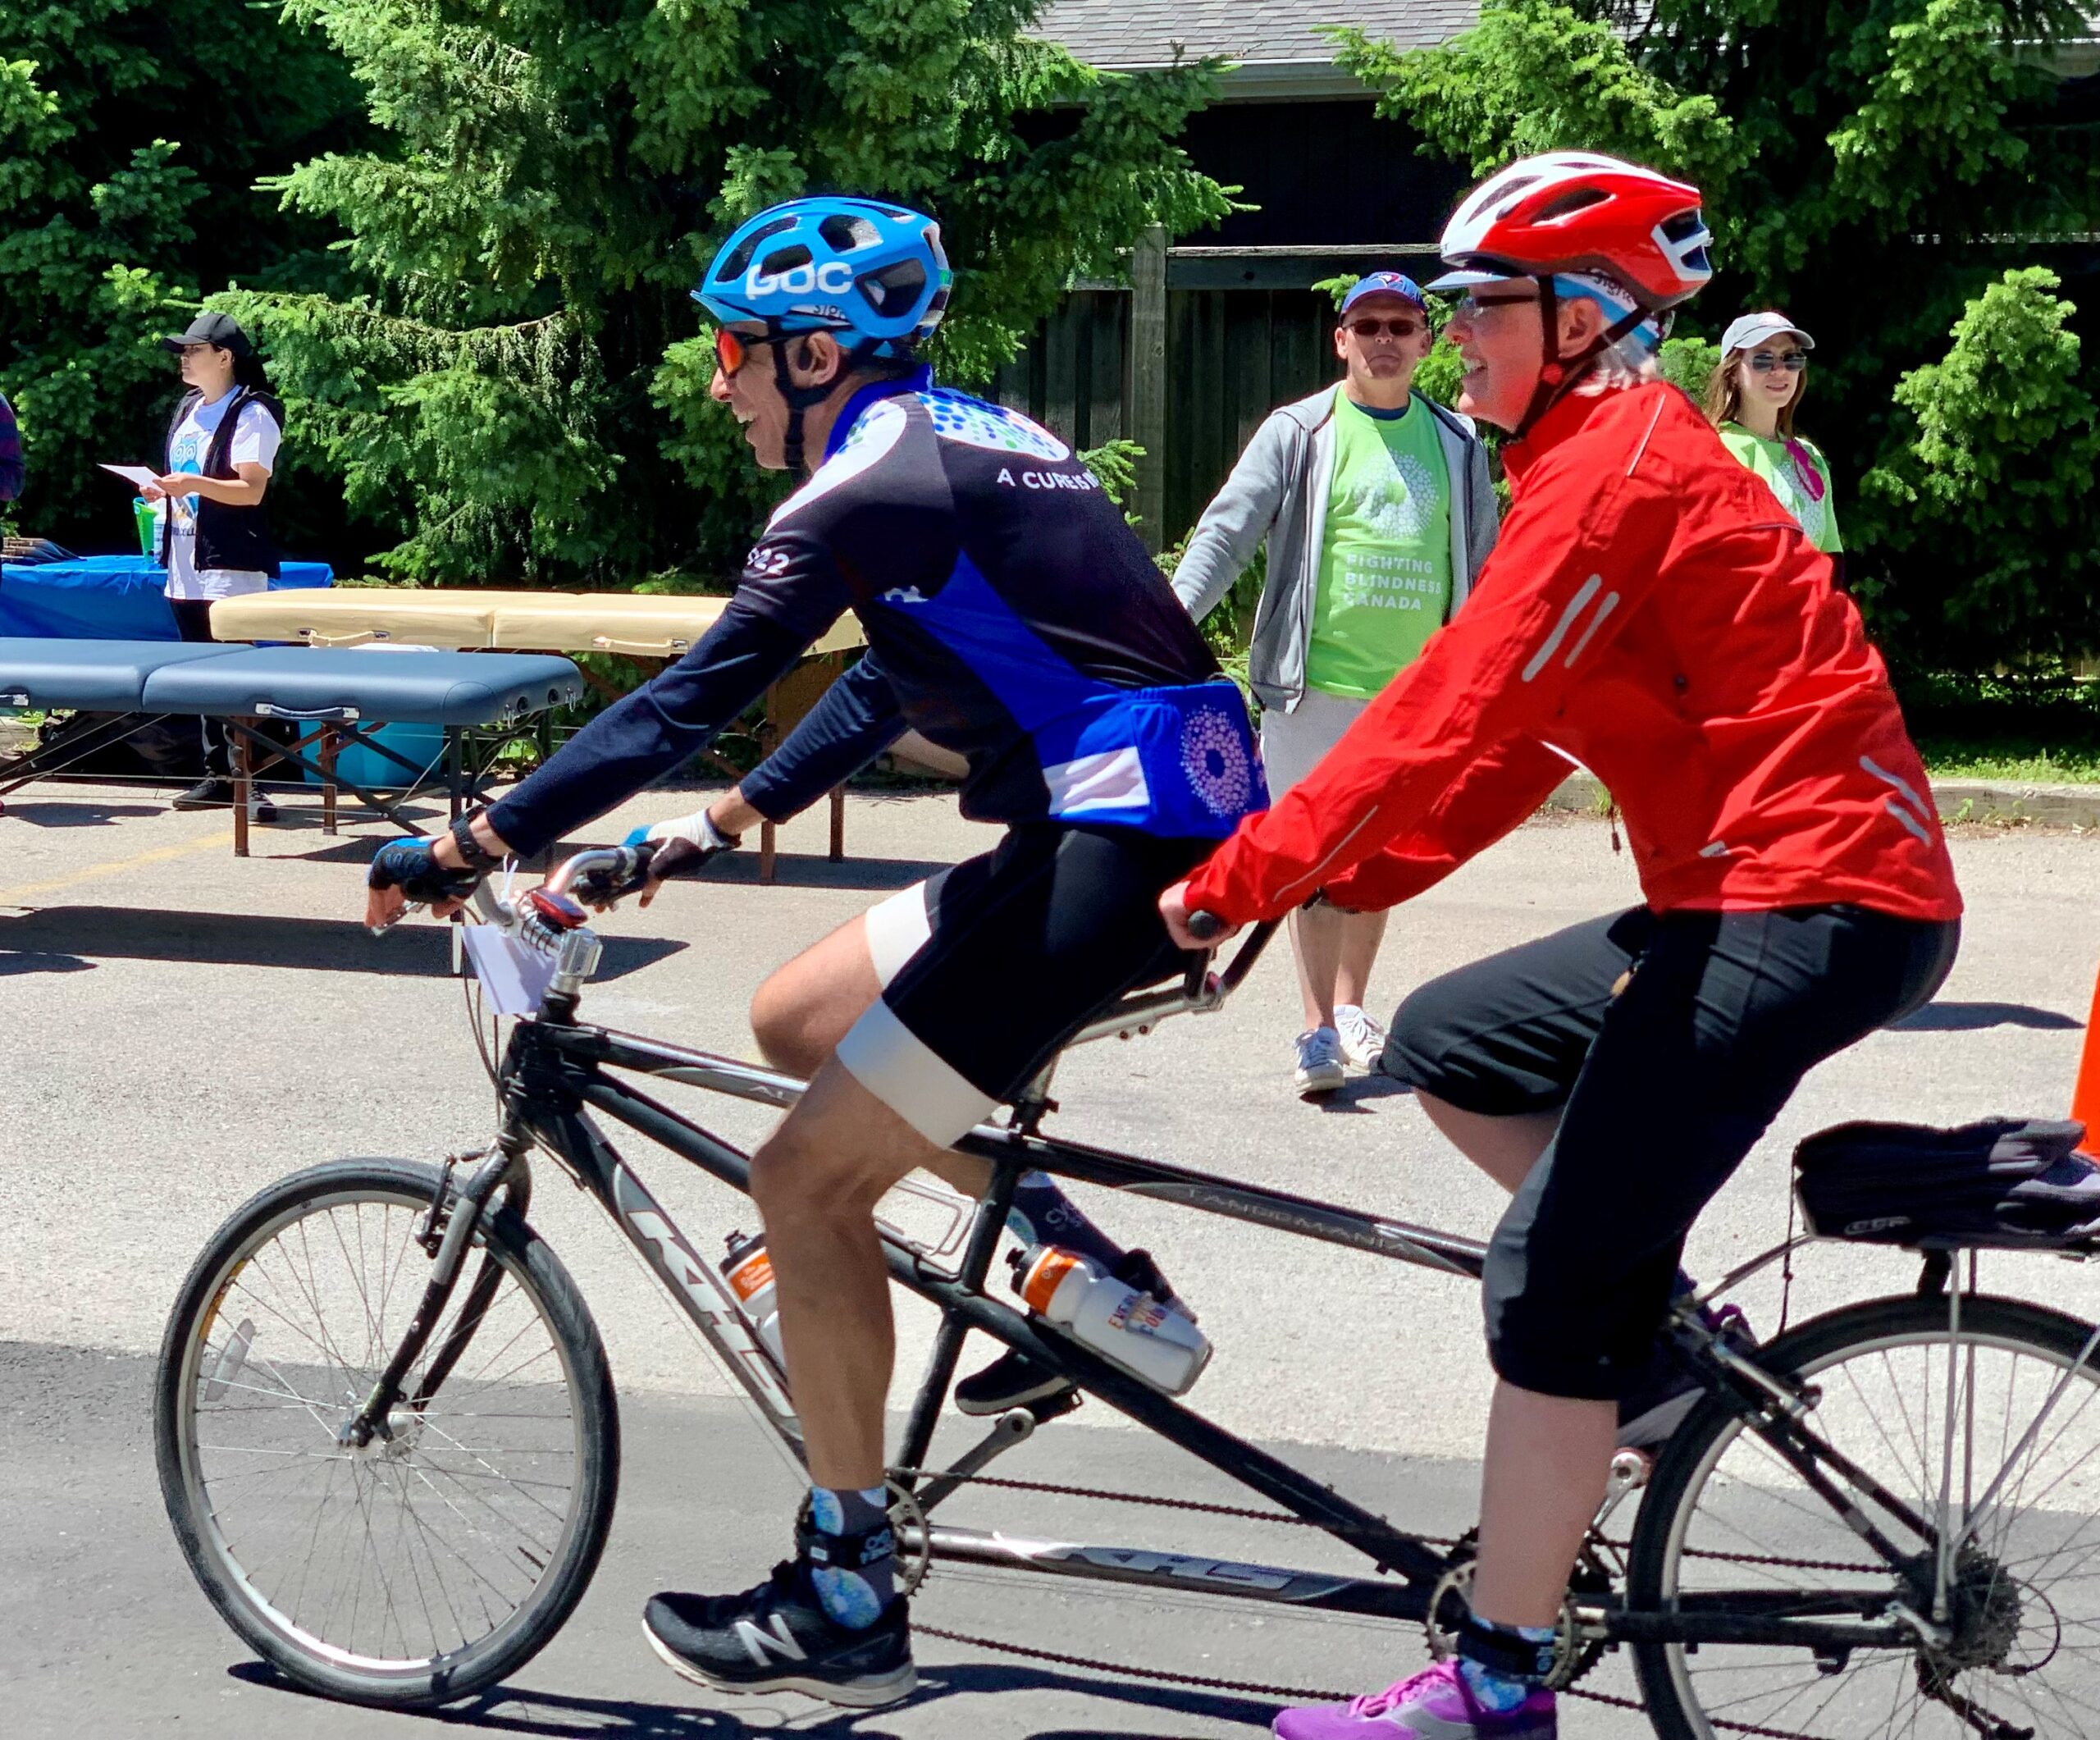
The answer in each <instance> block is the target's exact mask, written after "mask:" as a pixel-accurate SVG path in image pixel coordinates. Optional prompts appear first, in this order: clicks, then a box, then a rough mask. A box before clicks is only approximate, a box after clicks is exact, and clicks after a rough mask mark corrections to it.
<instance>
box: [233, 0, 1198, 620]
mask: <svg viewBox="0 0 2100 1740" xmlns="http://www.w3.org/2000/svg"><path fill="white" fill-rule="evenodd" d="M1039 10H1040V0H589V3H586V4H578V3H577V0H505V3H504V4H501V5H496V4H491V3H483V0H293V3H292V6H291V8H290V11H291V14H292V16H294V17H295V18H297V19H299V20H301V21H305V22H308V23H311V24H313V25H316V26H317V27H318V28H319V29H321V30H322V31H323V32H325V33H326V36H327V37H328V39H330V40H331V42H332V43H334V44H335V45H336V48H338V49H339V50H340V53H342V55H343V56H344V57H345V59H346V60H347V61H348V62H349V65H350V66H352V67H353V68H354V71H355V74H356V76H357V78H358V80H360V81H361V82H362V83H363V85H364V87H365V89H366V92H367V94H368V103H369V107H370V112H371V115H372V119H373V121H375V122H376V123H377V125H378V126H379V127H380V128H381V129H382V130H383V132H384V139H383V141H382V144H381V148H377V149H375V150H372V151H368V152H360V153H333V154H330V155H326V156H322V157H319V158H315V159H314V160H313V161H311V162H307V163H304V164H303V165H301V166H300V167H299V169H298V170H297V171H295V172H294V173H293V174H292V175H291V176H289V177H287V178H286V179H285V180H284V181H283V182H282V183H281V192H282V194H283V197H284V199H285V203H287V205H288V206H289V207H290V208H291V209H293V210H294V211H296V212H302V213H305V214H308V215H310V216H313V217H320V218H326V220H327V221H331V222H333V223H336V224H339V225H340V226H341V228H342V229H343V230H344V231H345V232H346V233H347V234H348V235H349V243H348V245H347V249H346V258H345V264H346V266H347V267H348V270H349V276H350V284H349V288H348V289H347V290H340V291H332V292H324V293H308V294H304V295H298V294H285V293H277V294H270V295H245V296H243V297H241V298H239V299H235V302H233V303H232V304H229V305H230V306H234V307H235V308H237V309H238V310H239V311H240V312H241V313H244V314H245V315H247V316H249V317H253V320H254V321H255V322H256V323H257V324H258V327H261V328H262V329H263V331H265V332H266V334H267V339H268V342H269V345H270V348H271V352H272V361H273V366H274V367H275V368H276V370H277V372H278V375H279V377H280V379H281V381H282V382H283V383H284V384H285V386H287V388H288V389H290V392H291V394H292V395H293V404H294V411H295V413H297V414H298V415H299V417H300V418H301V419H302V422H303V425H304V427H305V429H306V430H307V432H308V438H309V439H312V440H317V441H320V442H321V443H322V445H323V446H324V447H325V449H326V452H327V454H329V455H330V458H331V462H332V463H333V464H335V465H336V467H337V468H340V474H341V477H342V479H343V483H344V486H345V490H346V491H347V493H348V496H349V500H350V501H351V502H352V504H353V505H354V507H355V508H356V509H358V510H359V511H360V512H362V513H364V514H368V515H370V516H371V517H372V518H373V519H374V520H376V521H377V522H380V523H383V524H385V525H386V527H389V528H390V529H391V530H392V531H394V532H395V533H396V534H397V535H399V538H400V541H399V543H397V544H396V545H395V546H394V547H393V548H392V549H391V550H389V551H388V552H387V553H386V555H384V556H383V557H382V558H381V564H382V565H383V566H384V567H386V569H389V570H390V571H391V572H392V573H395V574H397V575H400V576H404V577H408V578H416V579H421V580H426V581H432V582H447V581H452V582H482V583H487V582H512V583H515V582H520V581H525V582H541V583H570V584H589V585H619V584H623V583H628V582H634V581H637V580H639V579H641V578H642V577H644V576H646V575H649V574H651V573H658V572H660V571H663V570H666V569H678V568H683V569H687V570H690V571H694V572H697V573H702V574H719V573H722V572H724V570H725V569H727V568H728V567H729V566H730V565H731V564H733V562H734V560H735V559H736V558H737V556H738V555H740V554H741V552H742V547H743V545H744V543H745V542H746V540H747V538H748V537H749V535H750V533H751V530H752V528H753V523H754V518H755V516H756V510H757V509H758V508H759V506H760V503H761V501H762V500H763V498H764V491H765V487H766V486H765V485H764V484H763V483H761V482H760V481H758V480H757V479H756V478H755V477H754V476H753V474H752V471H751V466H750V464H749V462H748V459H747V457H746V454H745V452H744V450H743V447H742V442H741V441H740V440H739V439H738V438H737V432H736V430H735V427H734V426H733V423H732V422H730V420H729V419H728V418H727V417H726V416H724V414H723V413H721V412H720V411H719V409H717V408H715V407H714V406H712V405H711V404H708V402H707V400H706V396H705V395H706V388H707V384H708V380H709V377H710V373H711V371H712V363H711V354H712V353H711V349H710V340H709V337H708V336H707V335H706V334H705V332H704V331H703V330H702V324H701V315H700V312H699V310H698V308H696V305H695V304H693V303H692V301H691V300H690V299H689V297H688V291H689V290H690V288H691V286H692V284H693V283H694V282H695V281H696V279H697V277H698V275H699V273H700V272H701V268H702V267H703V266H704V265H705V262H706V261H707V259H708V258H710V254H711V252H712V250H713V249H714V246H715V245H716V244H718V243H719V240H721V238H722V237H723V236H724V235H726V234H727V233H728V230H729V229H730V228H731V227H732V226H733V225H735V224H736V223H737V222H738V221H742V219H743V218H744V217H747V216H749V215H750V214H751V212H755V211H757V210H759V209H760V208H763V207H764V206H765V205H766V204H768V203H771V202H773V201H774V200H777V199H782V198H783V197H786V196H788V195H791V194H797V193H801V192H803V191H806V190H829V191H840V192H849V191H850V192H856V193H864V194H877V195H881V196H885V197H888V198H893V199H900V200H906V201H912V202H915V203H919V204H921V205H923V206H924V207H925V208H929V209H930V210H932V211H934V212H937V213H938V215H939V217H940V218H941V220H942V223H943V229H944V231H945V234H946V236H947V245H948V249H949V252H950V254H951V258H952V261H953V263H954V264H955V265H956V268H957V273H958V282H957V288H956V296H955V299H954V302H953V304H952V310H951V313H950V316H949V318H948V321H947V324H946V326H945V327H943V330H942V332H941V335H940V337H939V340H938V346H937V349H936V352H935V355H934V361H935V362H936V363H937V364H938V366H939V367H940V368H942V369H943V372H944V373H945V374H946V375H947V377H950V378H952V379H956V380H958V381H965V382H968V381H985V380H988V378H989V377H990V375H991V373H992V371H993V368H996V366H997V365H998V363H999V362H1001V361H1002V359H1005V358H1006V357H1007V355H1009V354H1011V351H1012V350H1013V349H1014V348H1015V347H1016V345H1017V344H1018V343H1019V342H1020V340H1021V339H1022V338H1023V337H1024V336H1025V335H1026V334H1027V333H1029V331H1033V329H1034V327H1035V325H1036V323H1037V322H1038V321H1039V320H1040V319H1041V317H1043V315H1044V314H1045V313H1048V311H1049V309H1050V308H1051V307H1052V305H1053V304H1055V302H1056V300H1057V298H1058V296H1059V295H1061V292H1062V290H1063V289H1064V287H1065V285H1066V282H1067V281H1068V279H1069V278H1070V277H1071V275H1073V274H1074V273H1075V272H1083V273H1101V272H1112V271H1113V270H1115V269H1116V249H1118V248H1119V247H1122V246H1125V245H1127V244H1129V242H1130V240H1132V239H1133V238H1134V236H1135V235H1136V234H1137V233H1138V231H1139V228H1140V226H1143V225H1144V224H1145V223H1148V222H1151V221H1162V222H1164V223H1166V225H1167V226H1169V227H1170V228H1171V229H1173V230H1175V231H1185V230H1188V229H1189V228H1191V227H1193V226H1196V225H1198V224H1201V223H1203V222H1204V221H1208V220H1212V219H1214V218H1216V217H1218V216H1220V215H1221V214H1222V213H1223V212H1224V211H1225V210H1226V199H1225V195H1224V194H1223V193H1222V192H1221V190H1219V189H1218V188H1217V187H1216V186H1215V185H1213V184H1212V183H1211V182H1209V181H1208V180H1205V179H1204V178H1203V177H1201V176H1198V175H1196V174H1194V172H1193V171H1191V170H1190V168H1189V166H1188V164H1187V162H1186V161H1185V158H1183V156H1182V154H1181V153H1180V152H1179V151H1178V150H1176V149H1175V148H1173V147H1172V145H1171V144H1170V143H1169V141H1171V139H1172V138H1173V136H1174V135H1175V134H1176V131H1177V130H1179V128H1180V125H1181V122H1182V120H1183V118H1184V117H1185V115H1186V114H1187V112H1188V111H1189V109H1190V108H1191V107H1193V106H1194V105H1195V104H1196V103H1198V102H1199V101H1200V100H1201V99H1202V98H1203V94H1205V92H1206V90H1207V89H1208V83H1209V77H1210V75H1209V72H1208V69H1205V68H1201V67H1197V68H1190V69H1185V70H1178V71H1166V72H1162V73H1158V74H1153V75H1143V76H1138V77H1125V76H1118V75H1103V74H1099V73H1096V72H1094V71H1090V70H1089V69H1088V68H1086V67H1084V66H1080V65H1079V64H1078V63H1076V62H1074V61H1073V60H1071V58H1070V57H1068V56H1067V55H1066V54H1065V53H1063V52H1062V51H1061V50H1059V49H1057V48H1052V47H1049V46H1048V45H1046V44H1043V43H1039V42H1036V41H1034V40H1031V39H1029V38H1028V37H1026V36H1025V35H1024V34H1022V33H1023V30H1024V29H1025V26H1026V25H1029V22H1030V21H1032V19H1033V18H1034V16H1035V14H1036V13H1037V12H1038V11H1039Z"/></svg>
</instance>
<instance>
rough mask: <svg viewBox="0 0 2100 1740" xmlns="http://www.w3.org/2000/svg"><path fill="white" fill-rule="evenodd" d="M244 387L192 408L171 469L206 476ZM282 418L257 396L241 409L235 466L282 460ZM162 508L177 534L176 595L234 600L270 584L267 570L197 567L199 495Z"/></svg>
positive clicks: (171, 573) (170, 560) (170, 558)
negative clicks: (216, 440) (223, 426)
mask: <svg viewBox="0 0 2100 1740" xmlns="http://www.w3.org/2000/svg"><path fill="white" fill-rule="evenodd" d="M238 391H239V389H238V388H231V389H229V390H227V391H226V394H225V395H223V396H221V398H219V399H218V400H216V401H215V402H213V403H212V404H204V403H203V402H202V401H201V400H200V401H199V403H198V404H195V405H193V406H192V407H191V408H190V412H189V415H188V416H187V417H185V418H183V419H182V422H180V424H179V425H178V426H177V427H176V432H175V433H174V434H173V435H171V436H169V437H168V444H167V468H168V469H169V470H170V471H179V472H192V473H195V474H196V475H197V476H199V477H202V476H203V473H204V456H205V455H206V454H208V453H209V452H210V451H211V450H212V440H213V438H214V437H215V436H217V434H218V432H219V425H220V424H221V423H222V422H225V421H226V407H227V406H228V405H230V404H232V403H233V401H234V397H235V394H236V393H237V392H238ZM283 438H284V437H283V432H282V431H281V430H280V429H279V428H278V427H277V420H276V418H274V417H272V416H271V414H270V413H268V412H267V411H266V410H264V409H263V407H262V406H261V405H259V404H255V403H253V401H252V400H251V401H250V402H249V404H244V405H243V406H242V407H241V408H240V422H238V423H236V424H235V425H234V432H233V450H232V452H231V455H230V457H231V460H232V462H233V464H234V465H235V467H240V466H242V465H259V466H261V467H262V468H263V470H264V471H265V472H266V473H267V472H269V471H271V470H272V469H274V468H275V467H276V463H277V445H278V443H279V442H280V441H282V439H283ZM161 511H162V512H163V513H165V514H170V515H171V517H172V519H173V524H172V526H171V528H170V529H171V532H172V536H171V537H169V539H168V541H167V596H169V597H171V598H234V597H238V596H240V594H241V593H243V592H260V591H265V590H267V588H268V587H269V584H270V577H269V576H268V575H267V574H263V573H255V572H253V570H251V569H238V568H208V569H203V571H202V572H199V569H198V567H197V497H195V496H170V497H169V498H168V499H167V501H165V502H163V503H162V509H161Z"/></svg>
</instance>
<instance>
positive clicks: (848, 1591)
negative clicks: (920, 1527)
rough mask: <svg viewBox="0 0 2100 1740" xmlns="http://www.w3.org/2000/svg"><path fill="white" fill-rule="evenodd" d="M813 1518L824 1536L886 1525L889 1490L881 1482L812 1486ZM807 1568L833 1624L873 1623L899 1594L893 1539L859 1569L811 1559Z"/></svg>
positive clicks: (855, 1625)
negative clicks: (857, 1487)
mask: <svg viewBox="0 0 2100 1740" xmlns="http://www.w3.org/2000/svg"><path fill="white" fill-rule="evenodd" d="M810 1521H811V1522H812V1523H815V1525H816V1532H818V1533H819V1534H820V1535H834V1536H844V1535H865V1534H867V1533H869V1532H871V1531H875V1530H882V1529H886V1528H888V1523H889V1494H888V1491H885V1490H884V1489H883V1487H865V1488H863V1489H861V1490H859V1491H856V1490H854V1489H853V1488H851V1487H810ZM809 1571H810V1587H811V1588H813V1589H815V1591H816V1592H817V1600H818V1601H819V1602H820V1603H821V1604H822V1605H823V1607H824V1611H825V1612H826V1613H827V1614H829V1615H830V1616H831V1619H832V1623H833V1624H837V1625H844V1626H847V1627H848V1628H851V1629H852V1630H855V1631H858V1630H860V1629H861V1628H864V1627H865V1626H870V1625H872V1624H874V1623H875V1621H876V1620H878V1619H880V1618H881V1617H882V1616H883V1614H884V1612H886V1611H887V1610H888V1607H889V1604H890V1603H891V1602H892V1601H895V1600H896V1599H897V1555H896V1547H895V1544H894V1543H890V1544H888V1546H884V1547H883V1550H881V1551H880V1553H879V1556H878V1557H877V1558H876V1559H875V1560H874V1562H873V1563H871V1564H862V1565H861V1566H860V1567H859V1568H858V1569H855V1570H846V1569H842V1568H840V1567H838V1566H835V1565H826V1564H812V1565H810V1568H809Z"/></svg>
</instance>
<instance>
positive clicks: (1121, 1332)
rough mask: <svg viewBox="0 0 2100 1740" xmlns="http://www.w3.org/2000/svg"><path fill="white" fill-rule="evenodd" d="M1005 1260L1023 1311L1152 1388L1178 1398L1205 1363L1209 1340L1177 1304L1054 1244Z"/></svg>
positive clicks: (1195, 1378)
mask: <svg viewBox="0 0 2100 1740" xmlns="http://www.w3.org/2000/svg"><path fill="white" fill-rule="evenodd" d="M1011 1260H1012V1263H1013V1269H1014V1290H1015V1291H1016V1293H1018V1294H1020V1296H1021V1297H1022V1299H1025V1300H1026V1301H1027V1303H1028V1308H1029V1310H1031V1311H1033V1312H1034V1313H1035V1314H1036V1315H1037V1316H1039V1317H1040V1318H1043V1319H1044V1320H1045V1321H1046V1322H1051V1323H1054V1324H1056V1325H1057V1327H1058V1328H1060V1329H1061V1330H1063V1331H1065V1333H1066V1334H1067V1335H1069V1336H1071V1338H1072V1339H1073V1340H1075V1341H1077V1342H1079V1343H1080V1344H1081V1345H1083V1346H1085V1347H1087V1348H1089V1349H1090V1350H1092V1351H1093V1352H1094V1353H1097V1354H1100V1355H1101V1357H1102V1358H1103V1359H1106V1360H1107V1361H1108V1362H1109V1363H1111V1364H1112V1365H1115V1366H1118V1367H1121V1368H1122V1369H1123V1370H1124V1371H1125V1372H1129V1373H1130V1375H1131V1376H1132V1377H1137V1378H1142V1379H1143V1380H1144V1381H1145V1382H1147V1383H1148V1384H1150V1385H1151V1386H1153V1388H1154V1389H1155V1390H1163V1391H1166V1394H1167V1395H1185V1394H1186V1393H1187V1392H1188V1391H1189V1387H1190V1386H1192V1385H1193V1384H1194V1382H1195V1381H1196V1380H1197V1379H1198V1377H1201V1376H1202V1375H1203V1368H1204V1367H1205V1366H1206V1365H1208V1364H1209V1363H1210V1358H1211V1344H1210V1340H1209V1338H1208V1337H1207V1336H1205V1335H1204V1334H1203V1331H1201V1330H1200V1329H1198V1328H1197V1327H1196V1324H1195V1320H1194V1318H1191V1317H1190V1316H1189V1313H1187V1312H1186V1311H1185V1310H1183V1309H1182V1308H1181V1307H1180V1305H1179V1304H1175V1303H1173V1302H1172V1301H1171V1300H1168V1301H1162V1300H1160V1299H1155V1298H1153V1295H1151V1294H1149V1293H1143V1292H1140V1291H1139V1290H1138V1289H1137V1288H1135V1287H1134V1286H1130V1285H1129V1283H1127V1282H1125V1281H1118V1280H1116V1277H1115V1276H1113V1275H1111V1274H1110V1273H1108V1272H1107V1270H1105V1269H1103V1267H1101V1265H1100V1264H1098V1263H1093V1262H1091V1261H1089V1259H1088V1258H1084V1257H1082V1256H1080V1255H1079V1254H1077V1253H1076V1252H1074V1251H1068V1250H1066V1249H1062V1248H1061V1247H1060V1246H1058V1245H1055V1244H1034V1245H1030V1246H1029V1248H1028V1249H1026V1250H1024V1251H1017V1252H1016V1253H1015V1254H1014V1256H1013V1258H1012V1259H1011Z"/></svg>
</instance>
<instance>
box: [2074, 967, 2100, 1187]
mask: <svg viewBox="0 0 2100 1740" xmlns="http://www.w3.org/2000/svg"><path fill="white" fill-rule="evenodd" d="M2070 1115H2071V1116H2072V1117H2075V1118H2076V1119H2077V1120H2078V1121H2079V1123H2081V1124H2083V1125H2084V1126H2085V1139H2084V1141H2083V1142H2081V1143H2079V1151H2080V1152H2081V1153H2085V1154H2087V1155H2089V1156H2090V1157H2092V1158H2093V1159H2096V1160H2100V983H2096V984H2094V985H2093V1012H2092V1013H2091V1014H2090V1015H2089V1016H2086V1018H2085V1048H2084V1051H2083V1052H2082V1053H2080V1054H2079V1060H2078V1081H2077V1084H2076V1085H2075V1086H2074V1087H2073V1088H2072V1089H2071V1090H2070Z"/></svg>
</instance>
